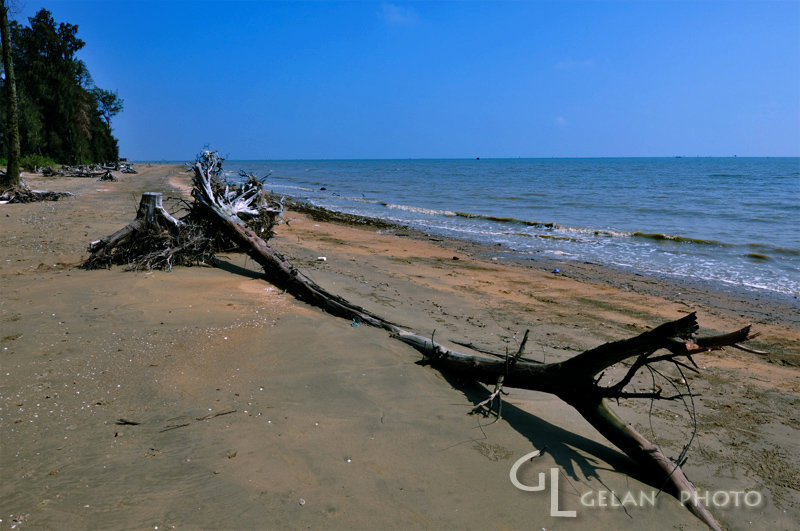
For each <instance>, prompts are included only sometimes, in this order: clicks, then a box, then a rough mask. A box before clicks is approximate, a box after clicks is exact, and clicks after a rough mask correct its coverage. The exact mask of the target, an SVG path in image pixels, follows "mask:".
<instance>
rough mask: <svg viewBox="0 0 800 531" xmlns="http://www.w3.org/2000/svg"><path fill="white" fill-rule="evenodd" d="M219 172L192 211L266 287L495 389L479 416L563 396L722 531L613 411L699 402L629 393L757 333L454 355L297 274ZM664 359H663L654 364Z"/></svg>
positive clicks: (211, 169)
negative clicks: (534, 398)
mask: <svg viewBox="0 0 800 531" xmlns="http://www.w3.org/2000/svg"><path fill="white" fill-rule="evenodd" d="M221 168H222V159H221V158H220V157H219V156H218V155H217V154H216V153H214V152H210V151H205V152H203V153H201V155H200V156H199V157H198V159H197V160H196V161H195V164H194V165H193V167H192V170H193V173H194V179H193V184H194V187H193V190H192V196H193V198H194V200H195V203H194V205H193V206H192V211H193V213H194V215H195V216H197V217H199V218H202V219H205V221H206V222H208V223H209V225H208V226H213V227H215V228H216V229H219V230H221V231H222V232H223V233H224V234H226V235H227V237H228V238H230V240H231V241H232V242H234V243H235V244H236V246H237V247H238V248H239V249H241V250H242V251H244V252H246V253H247V254H248V255H249V256H250V257H251V258H253V259H254V260H255V261H256V262H257V263H258V264H260V265H261V266H262V267H263V268H264V271H265V273H266V277H267V279H268V280H270V281H271V282H272V283H274V284H275V285H277V286H278V287H280V288H282V289H285V290H286V291H287V292H288V293H290V294H291V295H293V296H295V297H296V298H298V299H300V300H302V301H304V302H307V303H308V304H311V305H314V306H317V307H319V308H321V309H323V310H324V311H326V312H328V313H330V314H332V315H336V316H338V317H342V318H345V319H347V320H353V321H354V322H357V323H365V324H368V325H371V326H375V327H378V328H383V329H384V330H387V331H389V332H390V333H391V334H392V337H394V338H396V339H398V340H400V341H402V342H404V343H406V344H408V345H410V346H411V347H413V348H415V349H417V350H418V351H419V352H421V353H422V356H423V358H422V360H421V362H420V363H421V364H423V365H430V366H431V367H433V368H436V369H438V370H442V371H448V372H454V373H458V374H459V375H461V376H463V377H465V378H468V379H471V380H475V381H479V382H483V383H485V384H488V385H494V386H495V388H494V392H493V393H492V394H491V396H490V397H489V399H488V400H486V401H484V402H482V403H481V404H478V405H477V406H476V408H475V410H477V409H479V408H480V407H481V406H486V405H487V404H488V405H489V407H490V408H491V404H492V402H493V401H494V400H495V399H497V398H499V396H500V393H501V392H502V389H503V387H516V388H520V389H530V390H534V391H541V392H545V393H551V394H554V395H556V396H558V397H559V398H561V399H562V400H564V401H565V402H567V403H568V404H570V405H571V406H572V407H574V408H575V409H576V410H577V411H578V413H580V414H581V416H583V417H584V418H585V419H586V420H587V421H589V423H591V424H592V426H594V427H595V429H597V430H598V431H599V432H600V433H601V434H602V435H603V436H604V437H605V438H606V439H608V440H609V441H611V442H612V443H613V444H614V445H616V446H617V447H618V448H619V449H620V450H622V451H623V452H624V453H625V454H627V455H628V456H629V457H630V458H631V459H633V460H634V461H635V462H636V463H637V464H638V465H639V466H640V467H641V468H642V469H643V471H644V472H645V473H646V474H647V476H648V477H649V478H650V479H651V481H652V482H653V483H654V484H657V485H659V486H662V485H663V488H665V490H668V491H669V492H670V493H672V494H673V495H675V496H676V497H678V496H679V495H680V494H681V493H688V494H690V495H689V496H683V497H682V499H687V498H688V500H690V501H689V502H686V504H687V507H688V508H689V509H690V510H691V511H692V512H693V513H694V514H695V515H697V517H698V518H700V519H701V520H702V521H703V522H704V523H706V524H707V525H708V526H709V527H710V528H712V529H719V524H718V523H717V522H716V521H715V520H714V517H713V516H712V515H711V514H710V513H709V512H708V510H707V509H706V508H705V507H704V506H703V505H702V504H700V503H699V502H698V497H697V496H695V495H693V494H695V493H696V490H695V488H694V486H693V485H692V483H691V482H690V481H689V479H688V478H687V477H686V476H685V474H684V473H683V471H682V470H681V468H680V464H681V461H682V459H683V455H682V456H681V458H679V459H678V462H675V461H673V460H671V459H669V458H667V457H666V456H665V455H664V454H663V452H662V451H661V450H660V449H659V448H658V447H656V446H655V445H653V444H652V443H651V442H650V441H648V440H647V439H646V438H645V437H643V436H642V435H641V434H640V433H638V432H637V431H636V430H635V429H634V428H633V427H632V426H630V425H628V424H626V423H624V422H622V421H621V420H620V419H619V418H618V417H617V416H616V415H615V414H614V412H613V411H612V410H611V409H609V407H608V403H607V399H609V398H610V399H617V400H618V399H660V400H678V399H683V398H686V397H688V398H691V397H692V396H693V395H692V393H691V390H689V389H688V384H687V390H688V392H687V393H683V392H680V391H677V392H676V393H675V394H673V395H663V394H662V392H661V391H660V390H657V389H653V390H652V391H637V390H632V389H628V386H629V385H630V384H631V382H632V381H633V380H634V377H635V376H636V374H638V373H639V371H641V370H643V369H647V370H649V371H650V372H651V374H652V373H657V374H661V373H660V372H659V371H658V369H657V368H655V364H657V363H672V364H674V366H675V367H677V369H678V370H679V371H681V368H682V367H683V368H686V369H689V370H693V371H695V372H697V366H696V364H695V363H694V359H693V358H692V356H694V355H697V354H700V353H703V352H707V351H709V350H714V349H719V348H723V347H726V346H735V347H736V348H741V349H744V350H747V347H742V346H741V345H740V343H742V342H744V341H746V340H748V339H751V338H752V337H754V335H753V334H751V333H750V327H749V326H748V327H745V328H742V329H741V330H737V331H736V332H732V333H730V334H723V335H715V336H708V337H701V338H698V337H696V333H697V330H698V328H699V327H698V324H697V317H696V315H695V314H694V313H692V314H689V315H686V316H685V317H682V318H680V319H677V320H675V321H671V322H668V323H664V324H662V325H660V326H658V327H656V328H654V329H653V330H650V331H647V332H644V333H643V334H640V335H638V336H636V337H633V338H630V339H624V340H621V341H614V342H610V343H606V344H603V345H600V346H598V347H596V348H593V349H590V350H587V351H585V352H583V353H581V354H578V355H576V356H574V357H572V358H570V359H567V360H565V361H561V362H557V363H541V362H536V361H534V360H528V359H526V358H524V357H523V353H524V349H525V345H526V343H527V339H528V332H527V331H526V332H525V336H524V337H523V339H522V342H521V343H520V346H519V349H518V351H517V352H516V353H515V354H514V355H509V354H506V355H505V356H503V355H499V354H493V353H490V354H492V355H493V356H495V357H493V358H490V357H486V356H483V355H475V354H466V353H462V352H458V351H455V350H451V349H449V348H447V347H445V346H443V345H441V344H439V343H436V342H435V341H434V340H433V337H431V338H427V337H424V336H422V335H420V334H417V333H415V332H412V331H409V330H405V329H403V328H401V327H400V326H398V325H396V324H394V323H392V322H390V321H388V320H386V319H384V318H382V317H381V316H379V315H377V314H374V313H372V312H370V311H368V310H366V309H364V308H361V307H359V306H356V305H354V304H352V303H350V302H349V301H347V300H345V299H343V298H342V297H339V296H337V295H334V294H332V293H330V292H328V291H327V290H325V289H324V288H322V287H321V286H319V285H317V284H316V283H315V282H314V281H313V280H311V279H310V278H308V277H307V276H306V275H304V274H303V273H302V272H301V271H299V270H298V269H297V268H295V267H294V266H293V265H292V264H291V263H290V262H289V261H288V260H287V259H286V258H285V257H284V256H283V255H282V254H280V253H279V252H278V251H276V250H275V249H273V248H272V247H271V246H269V245H268V244H267V242H266V241H265V238H263V237H262V236H261V235H259V233H258V231H257V230H255V229H254V228H253V227H252V226H250V225H249V224H248V221H247V219H248V218H251V217H253V216H257V215H261V214H263V213H264V212H268V213H270V215H277V212H278V209H277V208H273V209H271V210H270V209H269V208H268V207H265V204H264V201H263V199H261V198H260V195H259V194H257V193H253V192H252V191H251V190H250V189H249V188H247V187H242V188H239V189H238V191H234V192H233V193H232V192H231V188H230V187H228V186H227V185H226V184H224V183H223V182H221V180H220V179H219V176H220V174H221ZM254 180H255V179H254ZM247 186H249V185H247ZM253 186H254V185H253ZM161 210H162V209H160V204H159V205H158V206H156V207H154V208H153V209H149V210H147V212H153V213H154V214H153V215H154V216H155V217H156V218H158V219H159V223H163V224H165V225H167V226H170V225H171V226H174V225H175V223H173V222H172V221H169V219H168V218H166V217H165V216H163V214H162V213H161ZM140 212H141V209H140ZM147 215H149V214H147ZM145 217H146V215H145V216H142V218H143V219H144V218H145ZM139 219H140V216H137V220H136V221H134V222H133V223H132V224H131V225H135V224H136V223H137V222H140V221H139ZM173 221H175V220H174V218H173ZM140 223H141V222H140ZM129 227H131V226H129ZM129 227H126V228H124V229H122V230H121V231H119V232H118V233H115V234H114V235H112V236H110V237H109V238H108V239H107V240H109V241H106V242H105V243H102V242H103V241H104V240H100V241H98V242H94V243H93V244H92V245H93V246H96V252H100V251H102V249H104V248H106V247H108V246H109V245H110V244H111V243H112V242H113V241H114V240H121V239H124V238H128V237H130V235H131V233H132V232H135V230H136V227H134V229H133V230H131V229H130V228H129ZM466 345H471V344H466ZM661 351H665V353H663V354H658V355H656V354H657V353H659V352H661ZM623 362H629V363H630V367H629V368H628V370H627V371H626V373H625V374H624V375H623V376H622V378H620V379H619V380H618V381H617V382H616V383H612V384H610V385H606V386H601V385H600V381H601V379H602V376H603V374H604V373H605V371H606V370H607V369H609V368H610V367H612V366H615V365H618V364H621V363H623ZM687 363H690V364H692V365H693V366H694V367H692V366H690V365H688V364H687ZM681 374H682V372H681ZM676 390H677V388H676ZM690 413H691V410H690ZM498 417H499V407H498ZM176 427H180V426H168V427H166V428H165V429H174V428H176ZM684 454H685V450H684Z"/></svg>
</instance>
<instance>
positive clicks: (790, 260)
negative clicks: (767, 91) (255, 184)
mask: <svg viewBox="0 0 800 531" xmlns="http://www.w3.org/2000/svg"><path fill="white" fill-rule="evenodd" d="M225 167H226V170H228V172H230V175H235V174H236V173H237V172H238V170H240V169H243V170H246V171H249V172H253V173H255V174H256V175H258V176H259V177H262V176H264V175H267V177H266V181H265V182H266V185H267V188H268V189H270V190H272V191H274V192H275V193H278V194H285V195H288V196H292V197H294V198H297V199H304V200H307V201H309V202H311V203H313V204H315V205H318V206H321V207H325V208H328V209H332V210H336V211H341V212H347V213H350V214H357V215H365V216H371V217H377V218H383V219H386V220H389V221H394V222H398V223H402V224H406V225H409V226H411V227H414V228H417V229H421V230H423V231H426V232H428V233H430V234H433V235H446V236H450V237H455V238H460V239H465V240H475V241H479V242H482V243H487V244H494V243H501V244H503V245H504V246H505V247H506V248H507V249H510V250H513V251H515V252H518V253H520V254H522V255H529V256H531V257H547V258H560V259H566V260H580V261H587V262H593V263H598V264H602V265H606V266H612V267H620V268H624V269H629V270H633V271H637V272H642V273H645V274H656V275H667V276H675V277H685V278H690V279H694V280H701V281H710V282H713V283H723V284H727V285H734V286H740V287H744V288H748V289H754V290H766V291H771V292H777V293H783V294H789V295H798V294H800V159H799V158H735V157H734V158H652V159H647V158H620V159H613V158H603V159H480V160H478V159H474V160H334V161H237V162H234V161H227V162H226V165H225Z"/></svg>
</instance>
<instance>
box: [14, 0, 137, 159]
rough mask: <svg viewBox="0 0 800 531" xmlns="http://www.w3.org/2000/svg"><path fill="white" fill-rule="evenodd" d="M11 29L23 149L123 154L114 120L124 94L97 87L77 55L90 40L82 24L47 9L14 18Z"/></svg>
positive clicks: (61, 155)
mask: <svg viewBox="0 0 800 531" xmlns="http://www.w3.org/2000/svg"><path fill="white" fill-rule="evenodd" d="M4 1H7V0H4ZM10 32H11V43H12V44H11V51H12V54H13V60H14V65H15V66H16V67H17V70H16V72H17V91H18V98H17V100H18V102H19V130H20V135H19V136H20V146H21V152H22V154H23V155H31V154H33V155H42V156H46V157H50V158H53V159H55V160H58V161H60V162H67V163H84V162H104V161H107V160H116V159H118V158H119V147H118V145H117V140H116V139H115V138H114V136H113V133H112V129H111V119H112V118H113V117H114V116H116V115H117V114H119V112H121V110H122V99H121V98H120V97H119V95H118V94H117V93H116V92H112V91H108V90H104V89H101V88H99V87H96V86H95V85H94V82H93V81H92V77H91V75H90V73H89V70H88V69H87V67H86V64H84V63H83V61H81V60H80V59H78V58H77V52H78V51H79V50H80V49H81V48H83V46H84V44H85V43H84V41H83V40H81V39H80V38H79V37H78V26H76V25H74V24H69V23H63V22H62V23H57V22H56V21H55V20H54V19H53V16H52V15H51V13H50V12H49V11H47V10H45V9H42V10H40V11H39V12H38V13H36V15H35V16H33V17H31V18H29V19H28V26H24V25H22V24H18V23H16V22H11V24H10ZM3 149H4V148H3V147H0V156H2V155H4V154H5V153H4V152H3Z"/></svg>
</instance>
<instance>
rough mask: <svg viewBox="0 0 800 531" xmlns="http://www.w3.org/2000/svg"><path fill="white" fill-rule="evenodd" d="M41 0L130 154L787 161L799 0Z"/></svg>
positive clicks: (795, 139) (799, 125) (798, 129)
mask: <svg viewBox="0 0 800 531" xmlns="http://www.w3.org/2000/svg"><path fill="white" fill-rule="evenodd" d="M18 3H22V2H21V1H20V2H18ZM42 7H45V8H47V9H48V10H50V11H51V12H52V13H53V16H54V17H55V19H56V21H58V22H70V23H73V24H77V25H78V26H79V32H78V35H79V36H80V37H81V38H82V39H83V40H85V41H86V43H87V45H86V47H85V48H84V50H82V51H81V53H80V57H81V58H82V59H83V60H84V61H85V62H86V63H87V64H88V66H89V70H90V71H91V73H92V75H93V77H94V79H95V82H96V83H97V85H98V86H100V87H102V88H106V89H116V90H118V91H119V94H120V96H121V97H122V98H123V99H124V100H125V110H124V112H123V113H122V114H120V115H119V116H117V117H116V118H115V120H114V122H113V125H114V129H115V134H116V135H117V136H118V137H119V139H120V148H121V155H122V156H128V157H131V158H133V159H137V160H186V159H190V158H192V157H193V156H194V154H195V153H196V152H197V151H199V150H200V149H201V148H202V147H203V146H204V145H205V144H210V145H212V146H214V147H215V148H217V149H219V150H220V151H222V152H224V153H227V154H228V155H229V156H230V158H232V159H294V158H452V157H476V156H480V157H485V158H488V157H518V156H519V157H553V156H555V157H573V156H574V157H592V156H673V155H687V156H694V155H711V156H728V155H734V154H735V155H739V156H798V155H800V2H798V1H796V0H795V1H786V2H768V1H759V2H734V1H714V2H690V1H674V2H651V1H642V2H600V1H592V2H577V1H561V2H544V1H531V2H509V3H506V2H464V3H461V2H444V3H428V2H309V3H301V2H258V1H242V2H238V1H217V2H212V1H202V0H200V1H198V0H194V1H187V2H183V1H170V0H162V1H137V0H127V1H122V0H103V1H100V0H96V1H93V0H84V1H67V0H50V1H47V2H43V1H42V0H25V1H24V5H23V7H22V9H21V10H18V13H17V14H16V16H15V18H17V19H18V20H24V19H25V17H27V16H32V15H33V13H35V12H36V11H37V10H38V9H40V8H42Z"/></svg>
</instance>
